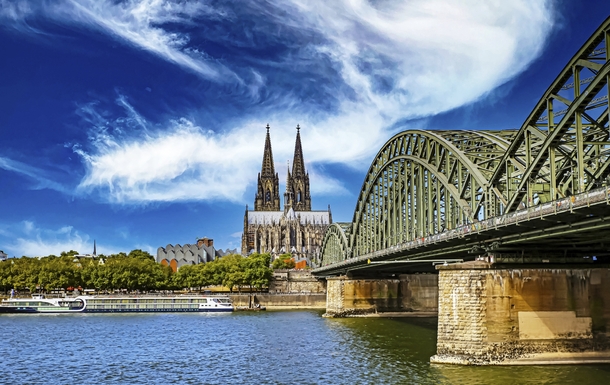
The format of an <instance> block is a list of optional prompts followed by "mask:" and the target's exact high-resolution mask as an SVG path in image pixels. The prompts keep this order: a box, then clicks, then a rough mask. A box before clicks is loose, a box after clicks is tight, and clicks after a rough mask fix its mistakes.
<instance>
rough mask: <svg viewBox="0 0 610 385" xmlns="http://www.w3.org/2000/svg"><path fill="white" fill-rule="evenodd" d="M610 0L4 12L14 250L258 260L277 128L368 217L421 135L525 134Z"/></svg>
mask: <svg viewBox="0 0 610 385" xmlns="http://www.w3.org/2000/svg"><path fill="white" fill-rule="evenodd" d="M608 16H610V2H608V1H607V0H589V1H586V2H583V1H580V0H555V1H544V0H511V1H505V0H487V1H484V2H481V1H479V0H409V1H394V0H392V1H390V0H368V1H366V0H333V1H322V0H284V1H271V0H270V1H264V0H252V1H245V0H242V1H227V0H222V1H221V0H218V1H204V0H201V1H188V0H183V1H169V0H167V1H162V0H125V1H120V0H53V1H51V0H30V1H22V0H0V250H4V251H5V252H6V253H7V254H8V255H9V256H11V257H12V256H16V257H20V256H22V255H26V256H31V257H33V256H43V255H49V254H56V255H57V254H59V253H61V252H62V251H68V250H77V251H79V252H81V253H91V252H92V251H93V241H94V240H95V241H96V243H97V251H98V253H104V254H111V253H117V252H120V251H125V252H129V251H130V250H133V249H142V250H146V251H149V252H151V253H152V254H153V255H154V254H155V253H156V249H157V248H158V247H160V246H165V245H167V244H174V245H175V244H185V243H194V242H195V241H196V239H197V238H199V237H208V238H212V239H214V245H215V246H216V248H217V249H237V250H238V251H239V249H240V243H241V232H242V230H243V215H244V210H245V208H246V205H249V206H250V208H252V207H253V204H254V195H255V190H256V178H257V173H258V172H259V171H260V168H261V162H262V156H263V148H264V142H265V133H266V130H265V126H266V125H267V124H269V125H270V126H271V130H270V134H271V142H272V146H273V155H274V161H275V167H276V171H277V172H278V173H279V176H280V190H281V191H284V188H285V180H286V174H287V172H286V170H287V163H288V162H291V161H292V156H293V151H294V141H295V137H296V126H297V124H298V125H300V127H301V131H300V132H301V139H302V145H303V154H304V159H305V166H306V169H307V171H308V172H309V174H310V183H311V192H312V209H314V210H326V209H327V208H328V205H330V207H331V211H332V215H333V220H334V221H351V219H352V216H353V213H354V208H355V204H356V200H357V198H358V195H359V193H360V188H361V186H362V182H363V180H364V177H365V175H366V172H367V170H368V168H369V166H370V163H371V161H372V160H373V158H374V157H375V155H376V154H377V151H378V150H379V149H380V148H381V146H382V145H383V144H384V143H385V142H386V141H387V140H388V139H389V138H391V137H392V136H393V135H394V134H395V133H397V132H400V131H402V130H406V129H428V130H437V129H457V130H464V129H469V130H477V129H507V128H518V127H520V126H521V124H522V123H523V121H524V120H525V118H526V117H527V116H528V115H529V113H530V112H531V109H532V108H533V107H534V105H535V104H536V102H537V101H538V100H539V99H540V97H541V96H542V94H543V93H544V91H545V90H546V88H547V87H548V86H549V85H550V84H551V82H552V81H553V80H554V78H555V77H556V76H557V75H558V74H559V72H560V71H561V69H563V67H564V66H565V64H566V63H567V62H568V61H569V60H570V58H571V57H572V56H573V55H574V54H575V53H576V51H577V50H578V49H579V48H580V47H581V46H582V44H583V43H584V42H585V41H586V39H587V38H588V37H589V36H590V35H591V34H592V33H593V32H594V31H595V29H596V28H597V27H598V26H599V25H600V24H601V23H602V22H603V21H604V20H605V19H606V18H607V17H608Z"/></svg>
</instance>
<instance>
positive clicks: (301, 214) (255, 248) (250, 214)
mask: <svg viewBox="0 0 610 385" xmlns="http://www.w3.org/2000/svg"><path fill="white" fill-rule="evenodd" d="M331 223H332V215H331V212H330V206H329V207H328V210H322V211H312V210H311V194H310V192H309V174H308V173H307V172H306V171H305V162H304V161H303V149H302V148H301V133H300V127H299V126H298V125H297V138H296V142H295V146H294V158H293V161H292V171H290V167H288V175H287V177H286V192H284V209H283V210H281V209H280V184H279V177H278V174H277V173H276V172H275V167H274V164H273V153H272V151H271V136H270V135H269V125H267V136H266V138H265V150H264V152H263V165H262V168H261V172H260V173H259V174H258V185H257V190H256V195H255V197H254V210H248V206H246V213H245V215H244V232H243V235H242V242H241V253H242V255H248V254H250V253H253V252H258V253H270V254H271V256H272V258H273V259H275V258H276V257H277V256H279V255H281V254H291V255H292V258H293V259H294V261H295V262H296V267H297V268H302V267H305V266H309V267H316V266H318V265H319V263H320V249H321V248H322V241H323V239H324V233H325V232H326V228H327V227H328V225H330V224H331Z"/></svg>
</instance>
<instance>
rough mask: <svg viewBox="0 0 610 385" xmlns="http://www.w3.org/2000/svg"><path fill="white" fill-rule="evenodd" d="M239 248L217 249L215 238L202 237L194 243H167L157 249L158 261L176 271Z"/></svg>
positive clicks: (211, 259)
mask: <svg viewBox="0 0 610 385" xmlns="http://www.w3.org/2000/svg"><path fill="white" fill-rule="evenodd" d="M235 253H237V250H229V249H227V250H226V251H222V250H216V249H215V248H214V240H213V239H209V238H201V239H198V240H197V243H196V244H194V245H191V244H188V243H187V244H185V245H182V246H181V245H180V244H177V245H176V246H174V245H167V246H165V247H159V248H158V249H157V259H156V260H157V263H160V264H162V265H165V266H170V267H171V268H172V270H173V271H174V272H176V271H178V269H179V268H180V267H182V266H184V265H196V264H199V263H206V262H211V261H213V260H215V259H216V258H220V257H223V256H225V255H227V254H235Z"/></svg>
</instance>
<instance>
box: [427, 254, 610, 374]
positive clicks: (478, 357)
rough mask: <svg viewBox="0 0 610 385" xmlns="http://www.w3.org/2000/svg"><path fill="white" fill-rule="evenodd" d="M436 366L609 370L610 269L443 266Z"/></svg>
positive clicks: (471, 264)
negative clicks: (598, 366)
mask: <svg viewBox="0 0 610 385" xmlns="http://www.w3.org/2000/svg"><path fill="white" fill-rule="evenodd" d="M437 269H438V270H439V282H438V285H439V304H438V313H439V316H438V337H437V354H436V355H435V356H433V357H432V358H431V359H430V361H431V362H433V363H451V364H466V365H522V364H559V363H599V362H604V363H610V338H609V337H610V269H609V267H608V266H606V267H603V268H601V267H588V266H584V267H583V266H580V267H566V266H565V265H563V266H546V265H545V266H537V267H533V266H532V265H529V266H528V265H520V266H517V265H510V266H506V265H504V266H495V265H492V264H489V263H486V262H480V261H477V262H468V263H461V264H455V265H449V266H438V267H437Z"/></svg>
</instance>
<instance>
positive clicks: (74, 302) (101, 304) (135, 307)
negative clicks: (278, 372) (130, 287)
mask: <svg viewBox="0 0 610 385" xmlns="http://www.w3.org/2000/svg"><path fill="white" fill-rule="evenodd" d="M233 310H234V308H233V304H232V303H231V300H230V299H229V297H227V296H221V295H212V296H78V297H75V298H45V297H44V296H43V295H33V296H32V298H10V299H7V300H3V301H2V302H1V303H0V314H2V313H25V314H27V313H125V312H149V313H153V312H231V311H233Z"/></svg>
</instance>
